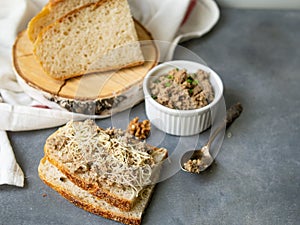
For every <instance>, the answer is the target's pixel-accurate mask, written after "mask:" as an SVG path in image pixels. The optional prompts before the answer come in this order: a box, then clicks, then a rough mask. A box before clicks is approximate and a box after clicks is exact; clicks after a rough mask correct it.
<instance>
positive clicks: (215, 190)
mask: <svg viewBox="0 0 300 225" xmlns="http://www.w3.org/2000/svg"><path fill="white" fill-rule="evenodd" d="M299 24H300V11H272V10H258V11H256V10H237V9H222V10H221V19H220V21H219V23H218V24H217V26H216V27H215V28H214V29H213V30H212V31H211V32H210V33H209V34H207V35H205V36H204V37H202V38H199V39H194V40H191V41H188V42H185V43H183V46H185V47H186V48H188V49H190V50H192V51H193V52H195V53H197V54H198V55H199V56H201V57H202V58H203V59H204V60H205V61H206V62H207V63H208V65H209V66H211V67H212V68H213V69H214V70H215V71H216V72H218V73H219V74H220V76H221V78H222V80H223V82H224V85H225V94H224V97H225V101H226V104H227V105H230V104H232V103H234V102H236V101H240V102H241V103H242V104H243V106H244V112H243V113H242V115H241V117H240V118H239V119H238V120H237V121H236V122H235V123H234V124H233V125H232V126H231V127H230V129H229V130H228V131H227V133H226V136H225V138H224V142H223V145H222V148H221V151H220V153H219V155H218V156H217V159H216V162H215V163H214V164H213V165H212V166H211V167H210V168H209V169H208V170H207V171H206V172H204V173H203V174H201V175H199V176H197V175H191V174H188V173H184V172H181V171H178V172H177V173H176V174H175V175H174V176H172V177H170V178H169V179H167V180H165V181H163V182H161V183H159V184H158V185H157V188H156V191H155V194H154V196H153V198H152V201H151V204H150V205H149V207H148V208H147V210H146V213H145V216H144V219H143V224H144V225H146V224H151V225H153V224H154V225H160V224H173V225H186V224H187V225H199V224H203V225H206V224H207V225H219V224H224V225H235V224H236V225H244V224H245V225H287V224H289V225H296V224H299V221H300V147H299V141H300V132H299V127H300V113H299V110H300V94H299V89H300V72H299V71H300V29H299V28H300V27H299ZM131 114H132V115H133V116H135V115H138V116H140V117H141V118H145V113H144V104H143V103H141V104H140V105H138V106H136V107H134V108H133V109H132V111H131ZM120 118H121V117H120ZM97 123H98V124H99V125H100V126H103V127H107V126H110V123H111V120H110V119H105V120H101V121H98V122H97ZM54 130H55V129H46V130H39V131H30V132H9V133H8V134H9V138H10V140H11V142H12V145H13V148H14V150H15V154H16V158H17V161H18V162H19V164H20V166H21V167H22V169H23V170H24V172H25V175H26V185H25V187H24V188H16V187H11V186H6V185H4V186H0V224H1V225H21V224H24V225H50V224H55V225H57V224H65V225H70V224H72V225H83V224H89V225H96V224H97V225H98V224H107V225H108V224H111V225H113V224H118V223H116V222H113V221H110V220H106V219H103V218H101V217H98V216H95V215H93V214H90V213H87V212H85V211H83V210H81V209H79V208H77V207H75V206H73V205H72V204H71V203H69V202H68V201H66V200H65V199H63V198H62V197H61V196H60V195H58V194H57V193H56V192H55V191H53V190H51V189H50V188H49V187H47V186H46V185H44V184H43V183H42V182H41V181H40V179H39V177H38V174H37V166H38V163H39V160H40V159H41V158H42V157H43V145H44V142H45V140H46V138H47V136H48V135H50V134H51V133H52V132H53V131H54ZM205 138H207V132H206V133H204V134H203V135H202V136H201V137H200V138H199V143H198V144H199V145H201V144H202V143H204V140H205ZM177 141H178V138H175V137H172V136H168V135H166V136H164V137H163V140H162V142H161V145H164V146H165V147H167V148H169V150H170V153H172V151H173V149H174V148H175V147H176V146H175V145H176V143H177Z"/></svg>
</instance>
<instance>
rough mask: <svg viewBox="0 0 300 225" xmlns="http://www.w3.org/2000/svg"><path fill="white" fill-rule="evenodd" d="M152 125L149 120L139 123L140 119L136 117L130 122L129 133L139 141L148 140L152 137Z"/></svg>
mask: <svg viewBox="0 0 300 225" xmlns="http://www.w3.org/2000/svg"><path fill="white" fill-rule="evenodd" d="M150 130H151V124H150V121H149V120H143V121H142V122H139V118H138V117H135V118H134V119H132V120H131V121H130V122H129V125H128V127H127V132H128V133H130V134H131V135H133V136H135V137H136V138H138V139H146V138H147V137H149V135H150Z"/></svg>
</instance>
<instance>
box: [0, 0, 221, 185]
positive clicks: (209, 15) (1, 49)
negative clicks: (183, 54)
mask: <svg viewBox="0 0 300 225" xmlns="http://www.w3.org/2000/svg"><path fill="white" fill-rule="evenodd" d="M47 2H48V1H47V0H10V1H6V0H0V4H1V8H0V30H1V32H2V35H0V96H2V97H1V99H2V100H3V101H4V102H2V103H0V185H1V184H11V185H16V186H23V184H24V174H23V172H22V170H21V169H20V167H19V165H18V164H17V162H16V160H15V157H14V153H13V150H12V147H11V145H10V143H9V139H8V137H7V134H6V132H5V131H7V130H9V131H20V130H36V129H42V128H50V127H56V126H59V125H62V124H64V123H66V122H67V121H69V120H70V119H83V118H86V117H87V116H84V115H77V114H73V113H70V112H67V111H63V110H59V109H47V108H37V107H33V106H35V105H40V104H41V103H40V102H38V101H37V100H35V99H32V98H31V97H29V96H28V95H27V94H26V93H25V92H24V91H23V89H22V88H21V87H20V85H19V84H18V82H17V80H16V76H15V74H14V72H13V68H12V66H11V65H12V62H11V48H12V45H13V43H14V41H15V38H16V35H17V34H18V32H20V31H21V30H23V29H25V28H26V25H27V23H28V21H29V20H30V19H31V18H32V17H33V16H34V15H35V14H36V13H37V12H38V11H39V10H41V8H42V7H43V6H44V5H45V4H46V3H47ZM128 2H129V4H130V7H131V11H132V14H133V16H134V17H135V18H136V19H137V20H139V21H140V22H141V23H142V24H143V25H144V26H145V27H146V28H147V29H148V30H149V31H150V33H151V34H152V35H153V37H154V39H156V40H159V41H163V42H165V43H168V45H167V48H163V49H160V50H161V55H162V56H163V59H161V60H163V61H166V60H170V59H171V58H172V56H173V52H174V49H175V47H176V45H177V44H178V42H180V41H184V40H187V39H190V38H194V37H200V36H201V35H203V34H205V33H206V32H208V31H209V30H210V29H211V28H212V27H213V26H214V25H215V23H216V22H217V21H218V18H219V10H218V7H217V5H216V3H215V2H214V1H213V0H163V1H161V0H128Z"/></svg>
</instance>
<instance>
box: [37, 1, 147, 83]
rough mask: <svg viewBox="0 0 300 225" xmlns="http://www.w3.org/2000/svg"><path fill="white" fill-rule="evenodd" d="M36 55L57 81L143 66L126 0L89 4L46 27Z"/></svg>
mask: <svg viewBox="0 0 300 225" xmlns="http://www.w3.org/2000/svg"><path fill="white" fill-rule="evenodd" d="M33 53H34V55H35V57H36V60H37V61H38V62H39V63H40V64H41V66H42V68H43V70H44V71H45V72H46V74H48V75H50V76H51V77H53V78H54V79H58V80H65V79H68V78H72V77H76V76H81V75H85V74H88V73H93V72H102V71H108V70H119V69H121V68H127V67H132V66H136V65H141V64H143V63H144V57H143V54H142V51H141V48H140V43H139V41H138V37H137V33H136V30H135V26H134V21H133V18H132V16H131V13H130V8H129V5H128V2H127V0H100V1H99V2H97V3H91V4H86V5H84V6H82V7H80V8H77V9H75V10H73V11H71V12H69V13H68V14H66V15H64V16H63V17H61V18H60V19H59V20H57V21H56V22H54V23H52V24H50V25H49V26H47V27H45V28H44V29H43V30H42V31H41V32H40V33H39V35H38V37H37V39H36V41H35V43H34V46H33Z"/></svg>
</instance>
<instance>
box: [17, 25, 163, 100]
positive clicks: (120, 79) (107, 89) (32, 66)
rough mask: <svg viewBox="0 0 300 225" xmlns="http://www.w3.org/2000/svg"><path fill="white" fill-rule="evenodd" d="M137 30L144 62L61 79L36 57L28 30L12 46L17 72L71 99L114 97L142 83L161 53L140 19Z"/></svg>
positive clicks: (37, 85)
mask: <svg viewBox="0 0 300 225" xmlns="http://www.w3.org/2000/svg"><path fill="white" fill-rule="evenodd" d="M135 25H136V30H137V33H138V36H139V40H140V41H141V42H140V43H141V47H142V51H143V54H144V58H145V63H144V64H143V65H141V66H135V67H131V68H127V69H121V70H117V71H108V72H102V73H93V74H86V75H83V76H80V77H76V78H72V79H68V80H66V81H59V80H55V79H53V78H51V77H50V76H48V75H47V74H46V73H45V72H44V71H43V69H42V67H41V66H40V64H39V63H38V62H37V61H36V60H35V57H34V55H33V53H32V49H33V46H32V43H31V42H30V40H29V39H28V37H27V33H26V30H25V31H23V32H21V33H20V34H19V35H18V37H17V39H16V41H15V44H14V47H13V53H12V54H13V64H14V68H15V71H16V73H17V75H18V76H20V77H21V78H22V79H23V80H24V81H25V82H26V83H27V84H28V85H30V86H31V87H32V88H34V89H36V90H38V91H40V92H43V93H48V94H50V95H53V96H54V97H62V98H65V99H70V100H74V99H76V100H82V101H88V100H97V99H107V98H113V97H115V96H118V95H121V94H122V93H124V92H125V91H126V90H128V89H130V88H132V87H133V86H136V85H141V84H142V82H143V79H144V77H145V75H146V74H147V72H148V71H149V70H150V69H151V68H153V67H154V66H155V65H156V64H157V63H158V58H159V53H158V50H157V48H156V46H155V43H154V41H153V39H152V36H151V34H150V33H149V32H148V31H147V30H146V29H145V28H144V27H143V26H142V25H141V24H139V23H138V22H136V23H135Z"/></svg>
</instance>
